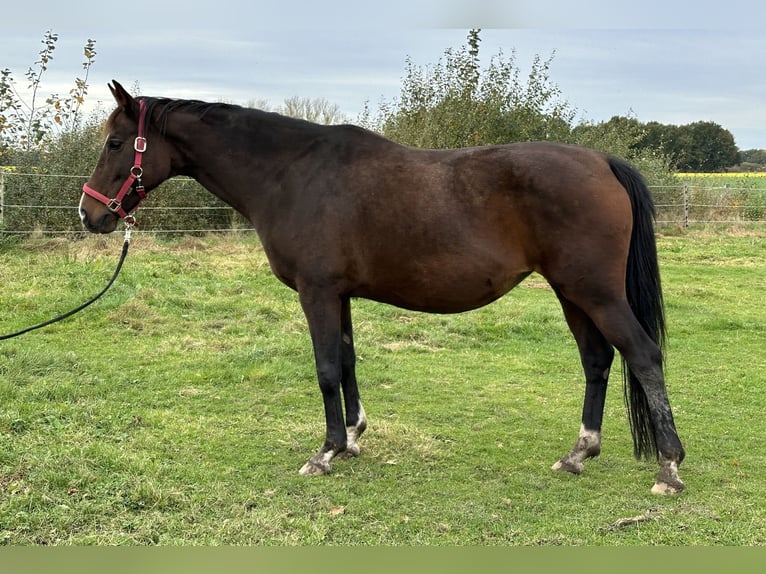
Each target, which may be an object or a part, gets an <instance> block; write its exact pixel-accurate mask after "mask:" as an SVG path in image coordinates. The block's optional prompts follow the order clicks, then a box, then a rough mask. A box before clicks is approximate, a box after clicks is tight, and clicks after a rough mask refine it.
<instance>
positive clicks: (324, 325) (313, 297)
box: [300, 290, 347, 475]
mask: <svg viewBox="0 0 766 574" xmlns="http://www.w3.org/2000/svg"><path fill="white" fill-rule="evenodd" d="M300 301H301V306H302V307H303V312H304V313H305V315H306V319H307V321H308V325H309V331H310V333H311V342H312V344H313V347H314V359H315V361H316V371H317V377H318V379H319V389H320V390H321V391H322V400H323V401H324V412H325V421H326V423H327V432H326V436H325V442H324V444H323V445H322V448H321V449H319V452H317V453H316V454H315V455H314V456H312V457H311V458H310V459H309V460H308V462H307V463H306V464H304V465H303V467H302V468H301V469H300V473H301V474H303V475H318V474H327V473H329V472H330V471H331V470H332V459H333V458H335V456H337V455H338V454H340V453H341V452H343V451H345V450H346V441H347V437H346V427H345V424H344V421H343V407H342V404H341V377H342V374H343V363H342V348H341V344H342V343H341V342H342V330H341V299H340V297H338V296H337V295H336V294H334V293H326V292H319V291H314V290H301V291H300Z"/></svg>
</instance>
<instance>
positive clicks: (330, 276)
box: [79, 81, 685, 494]
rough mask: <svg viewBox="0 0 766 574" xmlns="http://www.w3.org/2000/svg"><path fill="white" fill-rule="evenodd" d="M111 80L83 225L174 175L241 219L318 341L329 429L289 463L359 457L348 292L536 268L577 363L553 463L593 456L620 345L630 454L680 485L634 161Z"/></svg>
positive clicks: (436, 309) (390, 296)
mask: <svg viewBox="0 0 766 574" xmlns="http://www.w3.org/2000/svg"><path fill="white" fill-rule="evenodd" d="M109 88H110V90H111V92H112V95H113V96H114V99H115V101H116V103H117V107H116V109H115V110H114V111H113V112H112V113H111V115H110V116H109V118H108V120H107V123H106V127H105V131H106V134H107V137H106V141H105V143H104V145H103V149H102V151H101V154H100V157H99V159H98V162H97V164H96V166H95V168H94V171H93V173H92V175H91V176H90V178H89V179H88V181H87V183H86V184H85V185H84V186H83V194H82V198H81V200H80V204H79V215H80V218H81V220H82V223H83V225H84V227H85V228H86V229H87V230H88V231H90V232H93V233H111V232H113V231H114V230H115V229H116V227H117V224H118V222H119V220H120V219H121V218H125V219H127V221H128V222H132V218H133V212H134V211H135V210H136V209H137V208H138V206H139V205H140V203H141V201H142V200H143V199H144V198H145V197H146V195H147V193H149V192H150V191H151V190H152V189H154V188H156V187H157V186H158V185H159V184H161V183H162V182H163V181H165V180H167V179H169V178H171V177H174V176H178V175H183V176H189V177H191V178H194V179H195V180H196V181H198V182H199V183H200V184H201V185H202V186H203V187H205V188H206V189H207V190H208V191H209V192H211V193H213V194H214V195H216V196H217V197H219V198H220V199H221V200H223V201H224V202H225V203H227V204H229V205H230V206H231V207H233V208H234V209H235V210H236V211H237V212H239V213H240V214H242V215H243V216H244V217H245V218H247V220H249V221H250V222H251V223H252V225H253V227H254V229H255V231H256V232H257V234H258V236H259V239H260V242H261V244H262V247H263V250H264V252H265V254H266V256H267V258H268V261H269V265H270V267H271V270H272V272H273V274H274V275H275V276H276V277H277V278H278V279H279V280H280V281H281V282H283V283H284V284H285V285H287V286H288V287H290V288H292V289H293V290H295V291H296V292H297V298H298V300H299V302H300V305H301V308H302V310H303V313H304V315H305V318H306V321H307V324H308V330H309V334H310V337H311V342H312V346H313V352H314V359H315V367H316V375H317V380H318V383H319V388H320V391H321V395H322V399H323V405H324V414H325V422H326V432H325V440H324V443H323V444H322V446H321V448H320V449H319V451H318V452H317V453H316V454H314V455H313V456H311V457H310V458H309V459H308V461H307V462H306V463H305V464H304V465H303V466H302V467H301V469H300V471H299V472H300V473H301V474H303V475H323V474H326V473H329V472H330V471H331V469H332V462H333V459H334V458H335V457H336V456H339V455H341V457H346V456H357V455H359V454H360V446H359V438H360V436H361V435H362V433H363V432H364V431H365V429H366V427H367V416H366V414H365V411H364V408H363V406H362V402H361V399H360V394H359V389H358V385H357V378H356V373H355V361H356V355H355V351H354V338H353V329H352V321H351V300H352V299H354V298H366V299H370V300H374V301H378V302H381V303H385V304H390V305H395V306H398V307H400V308H404V309H409V310H414V311H420V312H428V313H461V312H464V311H469V310H472V309H476V308H478V307H481V306H484V305H487V304H489V303H491V302H492V301H494V300H496V299H498V298H499V297H501V296H503V295H504V294H506V293H507V292H508V291H510V290H511V289H512V288H513V287H515V286H516V285H518V284H519V283H520V282H521V281H522V280H523V279H524V278H525V277H527V276H528V275H530V274H531V273H533V272H536V273H538V274H540V275H541V276H542V277H544V278H545V279H546V281H547V282H548V284H549V285H550V286H551V288H552V290H553V292H554V293H555V294H556V296H557V298H558V300H559V302H560V305H561V308H562V310H563V313H564V317H565V319H566V322H567V325H568V327H569V329H570V331H571V333H572V335H573V336H574V339H575V342H576V344H577V347H578V350H579V354H580V359H581V363H582V368H583V371H584V375H585V399H584V404H583V410H582V418H581V423H580V427H579V433H578V435H577V438H576V440H575V444H574V446H573V448H572V449H571V451H570V452H568V453H566V454H565V455H564V456H562V457H561V458H560V459H559V460H558V461H556V462H555V464H554V465H553V469H554V470H557V471H563V472H569V473H573V474H580V473H581V472H582V471H583V463H584V461H586V459H590V458H592V457H595V456H598V455H599V454H600V452H601V425H602V418H603V411H604V402H605V396H606V390H607V384H608V380H609V373H610V369H611V366H612V362H613V359H614V355H615V350H617V351H618V352H619V353H620V355H621V360H622V363H623V365H624V368H623V375H624V382H623V384H624V395H625V403H626V411H627V414H628V419H629V423H630V432H631V435H632V439H633V454H634V456H635V457H636V458H637V459H641V458H644V459H647V460H650V461H651V460H652V459H654V460H655V461H656V462H657V464H658V465H659V471H658V473H657V475H656V479H655V482H654V485H653V486H652V489H651V491H652V492H653V493H655V494H676V493H679V492H681V491H682V490H683V489H684V486H685V485H684V483H683V481H682V480H681V479H680V478H679V475H678V467H679V465H680V464H681V462H682V461H683V459H684V456H685V451H684V448H683V446H682V444H681V441H680V439H679V437H678V433H677V431H676V426H675V422H674V419H673V414H672V410H671V407H670V403H669V400H668V395H667V390H666V386H665V379H664V361H665V353H664V348H663V345H664V340H665V338H666V324H665V314H664V303H663V296H662V288H661V283H660V273H659V265H658V258H657V247H656V239H655V235H654V218H655V208H654V204H653V202H652V198H651V195H650V192H649V190H648V189H647V186H646V184H645V182H644V180H643V178H642V176H641V174H640V173H639V172H638V171H637V170H636V169H635V168H634V167H632V166H631V165H630V164H628V163H627V162H625V161H624V160H622V159H619V158H616V157H612V156H609V155H607V154H604V153H601V152H597V151H594V150H591V149H587V148H583V147H578V146H572V145H565V144H560V143H553V142H518V143H510V144H504V145H494V146H481V147H469V148H461V149H449V150H432V149H419V148H413V147H407V146H403V145H400V144H397V143H395V142H393V141H390V140H388V139H386V138H384V137H382V136H381V135H378V134H376V133H374V132H371V131H368V130H365V129H363V128H361V127H357V126H352V125H340V126H337V125H336V126H326V125H318V124H314V123H310V122H307V121H304V120H299V119H294V118H288V117H285V116H282V115H279V114H275V113H269V112H264V111H260V110H256V109H248V108H243V107H239V106H235V105H231V104H225V103H206V102H202V101H198V100H182V99H170V98H153V97H139V98H134V97H133V96H131V95H130V94H129V93H128V92H127V91H126V90H125V88H123V87H122V86H121V85H120V84H119V82H116V81H113V82H112V84H109Z"/></svg>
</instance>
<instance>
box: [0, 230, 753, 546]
mask: <svg viewBox="0 0 766 574" xmlns="http://www.w3.org/2000/svg"><path fill="white" fill-rule="evenodd" d="M658 241H659V248H660V258H661V266H662V272H663V280H664V289H665V298H666V304H667V314H668V323H669V330H670V339H669V348H668V353H667V359H668V361H667V380H668V386H669V394H670V399H671V404H672V406H673V408H674V412H675V416H676V422H677V426H678V429H679V433H680V435H681V438H682V440H683V441H684V444H685V446H686V448H687V459H686V461H685V462H684V464H683V465H682V466H681V476H682V478H683V479H684V480H685V481H686V485H687V490H686V491H685V492H684V493H683V494H681V495H679V496H676V497H671V498H661V497H656V496H654V495H652V494H650V488H651V486H652V484H653V481H654V476H655V473H656V464H655V463H653V462H645V461H636V460H634V459H633V457H632V444H631V440H630V436H629V431H628V425H627V419H626V416H625V409H624V404H623V397H622V381H621V372H620V368H619V361H615V368H614V369H613V374H612V384H611V386H610V390H609V396H608V399H607V407H606V413H605V423H604V444H603V450H602V454H601V456H600V457H598V458H597V459H595V460H591V461H589V462H587V463H586V468H585V472H584V473H583V474H582V475H581V476H572V475H568V474H560V473H556V472H554V471H552V470H551V469H550V466H551V464H552V463H553V462H555V461H556V460H557V459H558V458H559V457H560V456H561V455H563V454H564V453H566V452H567V451H568V450H569V449H570V448H571V446H572V444H573V443H574V440H575V438H576V436H577V432H578V428H579V425H580V422H579V421H580V411H581V408H582V399H583V391H584V385H583V380H582V373H581V370H580V365H579V358H578V355H577V351H576V348H575V344H574V340H573V339H572V337H571V335H570V334H569V332H568V330H567V327H566V324H565V322H564V320H563V316H562V314H561V311H560V309H559V307H558V303H557V301H556V299H555V296H554V295H553V293H552V292H551V291H550V289H549V288H548V287H547V286H546V284H545V282H544V281H543V280H542V278H540V277H539V276H532V277H530V278H529V279H527V281H525V282H524V283H523V284H522V285H521V286H519V287H517V288H516V289H515V290H514V291H512V292H511V293H510V294H508V295H507V296H506V297H504V298H503V299H501V300H500V301H498V302H496V303H494V304H492V305H490V306H488V307H485V308H483V309H480V310H477V311H474V312H470V313H466V314H462V315H450V316H444V315H426V314H420V313H413V312H409V311H405V310H401V309H396V308H393V307H388V306H384V305H379V304H376V303H372V302H368V301H355V302H354V304H353V309H354V320H355V332H356V346H357V351H358V354H359V361H358V376H359V380H360V387H361V392H362V399H363V402H364V405H365V409H366V411H367V415H368V418H369V427H368V430H367V432H366V433H365V435H364V436H363V438H362V441H361V444H362V455H361V456H360V457H359V458H356V459H350V460H339V461H336V462H335V464H334V470H333V473H332V474H331V475H329V476H324V477H310V478H307V477H301V476H299V475H298V469H299V468H300V467H301V465H302V464H303V463H304V462H305V460H306V459H307V458H308V457H309V456H311V455H312V454H313V453H314V452H315V451H316V450H317V449H318V448H319V446H320V444H321V442H322V440H323V438H324V417H323V409H322V402H321V398H320V394H319V390H318V386H317V383H316V380H315V374H314V369H313V358H312V354H311V349H310V342H309V337H308V333H307V329H306V327H305V322H304V319H303V316H302V314H301V310H300V307H299V305H298V303H297V298H296V295H295V293H294V292H292V291H290V290H289V289H288V288H286V287H284V286H282V284H280V283H279V282H278V281H277V280H276V279H275V278H274V277H273V276H272V275H271V273H270V271H269V269H268V265H267V263H266V260H265V257H264V255H263V253H262V252H261V250H260V247H259V244H258V241H257V239H256V238H255V236H254V235H252V234H248V233H244V234H242V235H238V236H206V237H186V238H181V239H156V238H152V237H149V236H145V235H139V236H137V237H136V236H134V241H133V244H132V246H131V253H130V254H129V256H128V259H127V262H126V263H125V266H124V268H123V272H122V274H121V276H120V277H119V279H118V280H117V283H116V285H115V286H114V287H113V289H112V290H111V291H110V292H109V293H108V294H107V295H106V296H105V297H104V299H103V300H102V301H100V302H98V303H96V304H95V305H93V306H92V307H90V308H88V309H87V310H85V311H83V312H82V313H81V314H79V315H77V316H75V317H73V318H70V319H68V320H66V321H65V322H63V323H59V324H57V325H54V326H51V327H47V328H45V329H43V330H39V331H35V332H33V333H28V334H26V335H24V336H22V337H20V338H16V339H13V340H9V341H0V543H2V544H7V545H71V544H110V545H111V544H128V545H144V544H160V545H229V544H248V545H249V544H253V545H316V544H336V545H337V544H340V545H421V544H422V545H582V544H587V545H682V544H683V545H724V544H725V545H763V544H766V481H764V469H766V418H765V417H764V416H763V413H764V412H766V374H765V373H766V358H765V353H764V348H765V346H766V309H765V308H764V300H765V297H766V229H764V228H763V227H760V228H758V227H754V228H751V229H743V228H738V229H729V230H724V231H721V232H709V231H707V232H706V231H691V232H688V233H684V234H668V235H663V234H660V235H659V238H658ZM121 242H122V238H121V236H120V235H119V234H115V235H114V236H112V237H108V238H103V237H88V238H86V239H78V240H65V239H45V238H40V239H30V240H26V241H24V242H15V241H12V240H9V239H2V243H0V333H7V332H10V331H14V330H17V329H21V328H23V327H26V326H28V325H29V324H31V323H35V322H39V321H42V320H45V319H48V318H50V317H51V316H53V315H55V314H57V313H60V312H62V311H66V310H68V309H69V308H72V307H74V306H76V305H77V304H79V303H80V302H82V301H83V300H84V299H85V298H86V297H87V296H89V295H91V294H94V293H96V292H97V291H98V290H100V289H101V287H102V286H103V285H104V284H105V282H106V281H107V279H108V278H109V276H110V275H111V273H112V270H113V268H114V265H115V264H116V262H117V258H118V255H119V251H120V246H121Z"/></svg>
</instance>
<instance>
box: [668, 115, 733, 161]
mask: <svg viewBox="0 0 766 574" xmlns="http://www.w3.org/2000/svg"><path fill="white" fill-rule="evenodd" d="M679 139H680V140H681V146H682V154H681V155H680V157H679V159H678V164H677V167H678V169H679V171H688V172H715V171H723V170H724V169H725V168H727V167H729V166H732V165H735V164H737V163H739V150H738V149H737V145H736V144H735V143H734V136H733V135H732V134H731V132H729V131H728V130H726V129H724V128H722V127H721V126H720V125H718V124H716V123H714V122H695V123H692V124H688V125H685V126H681V127H680V128H679Z"/></svg>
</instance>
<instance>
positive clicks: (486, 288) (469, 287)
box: [360, 271, 530, 313]
mask: <svg viewBox="0 0 766 574" xmlns="http://www.w3.org/2000/svg"><path fill="white" fill-rule="evenodd" d="M529 273H530V271H524V272H518V273H514V274H504V275H483V276H470V277H468V276H462V277H455V276H453V275H450V274H449V273H445V274H441V275H438V276H414V277H412V276H411V277H409V278H407V277H402V278H400V280H399V281H398V282H396V283H391V282H385V283H383V284H382V285H380V286H379V287H377V288H375V287H372V288H370V289H369V291H368V292H367V293H362V294H360V295H361V296H362V297H366V298H369V299H373V300H376V301H380V302H382V303H388V304H391V305H396V306H397V307H402V308H404V309H410V310H413V311H424V312H428V313H461V312H463V311H470V310H471V309H477V308H479V307H482V306H484V305H487V304H489V303H491V302H492V301H495V300H496V299H498V298H500V297H502V296H503V295H504V294H506V293H507V292H508V291H510V290H511V289H513V288H514V287H515V286H516V285H518V284H519V283H520V282H521V281H522V280H523V279H524V278H525V277H526V276H527V275H529Z"/></svg>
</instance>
